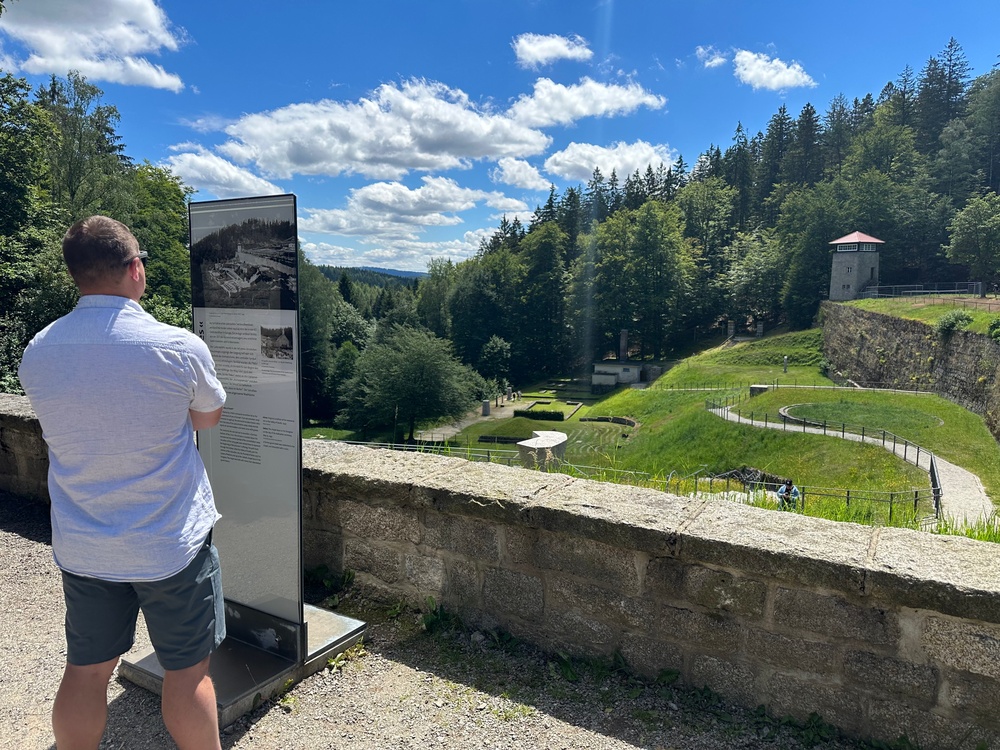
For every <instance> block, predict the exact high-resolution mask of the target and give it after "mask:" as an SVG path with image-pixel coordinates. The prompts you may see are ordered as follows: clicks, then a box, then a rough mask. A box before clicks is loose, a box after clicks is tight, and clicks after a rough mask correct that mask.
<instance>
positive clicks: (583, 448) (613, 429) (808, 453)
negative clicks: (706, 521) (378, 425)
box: [456, 330, 929, 491]
mask: <svg viewBox="0 0 1000 750" xmlns="http://www.w3.org/2000/svg"><path fill="white" fill-rule="evenodd" d="M820 345H821V333H820V331H818V330H814V331H805V332H799V333H792V334H786V335H783V336H775V337H771V338H764V339H760V340H755V341H751V342H747V343H741V344H737V345H735V346H731V347H717V348H715V349H712V350H710V351H707V352H703V353H701V354H699V355H696V356H693V357H690V358H688V359H686V360H684V362H683V363H682V364H680V365H678V366H676V367H674V368H672V369H670V370H669V371H667V372H666V373H665V374H664V375H663V376H662V377H661V378H660V379H659V380H657V381H656V382H655V383H654V384H653V385H652V386H651V387H650V388H647V389H645V390H639V389H632V388H621V389H618V390H616V391H614V392H613V393H610V394H608V395H606V396H603V397H600V398H598V399H595V400H594V403H592V404H589V405H588V406H585V407H584V408H582V409H581V410H580V411H579V412H577V414H576V415H574V417H573V418H572V419H570V420H568V421H565V422H540V421H534V420H528V419H522V418H514V419H509V420H501V421H497V422H488V423H480V424H477V425H474V426H472V427H470V428H468V429H466V430H464V431H463V432H462V433H461V434H460V435H459V436H458V439H457V441H456V442H458V443H459V444H462V445H467V444H468V445H476V440H477V438H478V437H479V435H510V436H516V437H523V438H526V437H529V436H530V435H531V431H532V430H560V431H563V432H566V433H567V435H568V437H569V444H568V447H567V461H568V462H570V463H574V464H578V465H586V466H598V467H605V468H607V469H611V470H617V471H629V472H638V473H645V474H648V475H649V476H651V477H658V478H660V479H664V478H666V477H668V476H677V475H680V476H687V475H689V474H693V473H695V472H701V473H703V474H720V473H723V472H726V471H729V470H731V469H737V468H740V467H743V466H751V467H754V468H757V469H760V470H762V471H765V472H768V473H771V474H777V475H782V476H792V477H794V478H795V480H796V482H798V483H799V484H801V485H809V486H814V487H830V488H855V489H867V490H884V491H905V490H909V489H911V488H914V487H917V488H926V487H928V486H929V482H928V479H927V475H926V474H925V473H924V472H922V471H920V470H919V469H917V468H916V467H913V466H910V465H909V464H906V463H904V462H903V461H900V460H899V459H897V458H895V457H893V456H892V455H891V454H889V453H888V452H886V451H884V450H881V449H880V448H876V447H874V446H866V445H859V444H857V443H851V442H847V441H843V440H836V439H834V438H824V437H822V436H809V435H801V434H799V435H791V434H783V433H781V432H778V431H773V430H763V429H759V428H753V427H748V426H746V425H735V424H732V423H728V422H726V421H725V420H722V419H720V418H719V417H716V416H715V415H713V414H711V413H709V412H708V411H707V410H706V408H705V399H706V397H710V396H717V395H720V394H723V393H726V392H727V391H721V392H720V391H714V392H704V391H693V390H685V389H686V388H693V387H707V386H709V385H713V384H714V385H720V384H736V383H739V384H742V385H741V386H740V387H737V386H735V385H734V386H733V388H732V389H731V390H730V391H728V392H729V393H732V394H737V393H741V392H742V393H744V394H745V392H746V391H745V388H744V386H745V385H746V384H748V383H757V382H765V383H767V382H774V381H775V380H778V381H779V382H795V381H797V382H799V383H810V384H817V385H830V384H831V382H830V381H829V380H828V379H826V378H825V377H823V376H822V375H821V374H820V364H821V362H822V355H821V353H820ZM785 356H788V357H789V362H790V365H789V368H788V373H785V372H784V357H785ZM548 390H549V389H547V388H545V387H544V386H539V387H536V388H533V389H532V390H531V391H530V393H531V394H532V396H534V395H536V394H537V395H538V396H539V397H547V398H549V397H551V395H552V394H551V393H549V392H547V391H548ZM525 393H526V395H525V398H527V397H528V396H527V393H528V392H525ZM543 408H549V407H543ZM586 416H624V417H631V418H633V419H636V420H637V421H638V422H639V424H640V426H639V427H638V428H637V429H631V428H628V427H624V426H622V425H615V424H609V423H605V422H580V417H586Z"/></svg>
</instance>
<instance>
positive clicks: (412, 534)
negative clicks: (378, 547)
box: [339, 499, 420, 544]
mask: <svg viewBox="0 0 1000 750" xmlns="http://www.w3.org/2000/svg"><path fill="white" fill-rule="evenodd" d="M339 505H340V521H341V526H342V528H343V529H344V532H345V533H349V534H351V535H353V536H358V537H365V538H367V539H379V540H383V541H399V542H412V543H413V544H416V543H417V542H419V541H420V520H419V518H418V517H417V514H416V512H415V511H413V510H411V509H408V508H400V507H378V506H376V507H372V506H369V505H364V504H362V503H356V502H353V501H351V500H346V499H342V500H341V501H340V503H339Z"/></svg>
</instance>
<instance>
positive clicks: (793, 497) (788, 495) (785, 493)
mask: <svg viewBox="0 0 1000 750" xmlns="http://www.w3.org/2000/svg"><path fill="white" fill-rule="evenodd" d="M798 501H799V488H798V487H796V486H795V485H794V484H792V480H791V479H786V480H785V483H784V484H783V485H781V487H779V488H778V508H780V509H781V510H785V509H786V508H791V509H792V510H795V507H796V505H797V504H798Z"/></svg>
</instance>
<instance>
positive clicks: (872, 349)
mask: <svg viewBox="0 0 1000 750" xmlns="http://www.w3.org/2000/svg"><path fill="white" fill-rule="evenodd" d="M822 318H823V353H824V356H825V357H826V358H827V359H828V360H829V361H830V362H831V363H832V364H833V366H834V369H836V370H838V371H839V372H842V373H843V374H844V375H846V376H847V377H849V378H851V379H853V380H856V381H859V382H862V383H881V384H884V385H886V386H897V387H900V388H919V389H921V390H927V391H933V392H934V393H937V394H938V395H941V396H944V397H945V398H948V399H951V400H952V401H954V402H955V403H958V404H961V405H962V406H964V407H965V408H966V409H969V410H970V411H973V412H975V413H976V414H980V415H981V416H982V417H983V418H984V419H985V420H986V426H987V427H988V428H989V430H990V432H991V433H992V434H993V437H994V438H997V439H998V440H1000V344H998V343H997V342H996V341H994V340H993V339H991V338H990V337H989V336H984V335H983V334H979V333H970V332H968V331H953V332H952V333H951V334H950V335H948V336H946V337H943V336H941V335H940V334H938V333H937V331H936V330H935V329H934V327H933V326H929V325H927V324H926V323H922V322H920V321H919V320H905V319H903V318H896V317H893V316H891V315H882V314H881V313H875V312H869V311H867V310H860V309H858V308H856V307H851V306H849V305H839V304H836V303H832V302H824V303H823V305H822Z"/></svg>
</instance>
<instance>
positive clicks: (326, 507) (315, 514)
mask: <svg viewBox="0 0 1000 750" xmlns="http://www.w3.org/2000/svg"><path fill="white" fill-rule="evenodd" d="M305 494H306V490H305V488H303V495H305ZM308 496H309V514H308V515H305V514H303V517H304V519H307V520H308V522H309V523H311V524H315V525H316V526H318V527H320V528H324V529H326V530H328V531H340V530H341V526H342V524H341V515H340V509H341V507H342V505H343V502H344V501H342V500H341V498H339V497H337V495H336V493H334V492H331V491H330V490H329V488H327V487H322V486H317V485H315V484H313V485H310V487H309V491H308ZM303 502H305V501H304V500H303Z"/></svg>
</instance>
